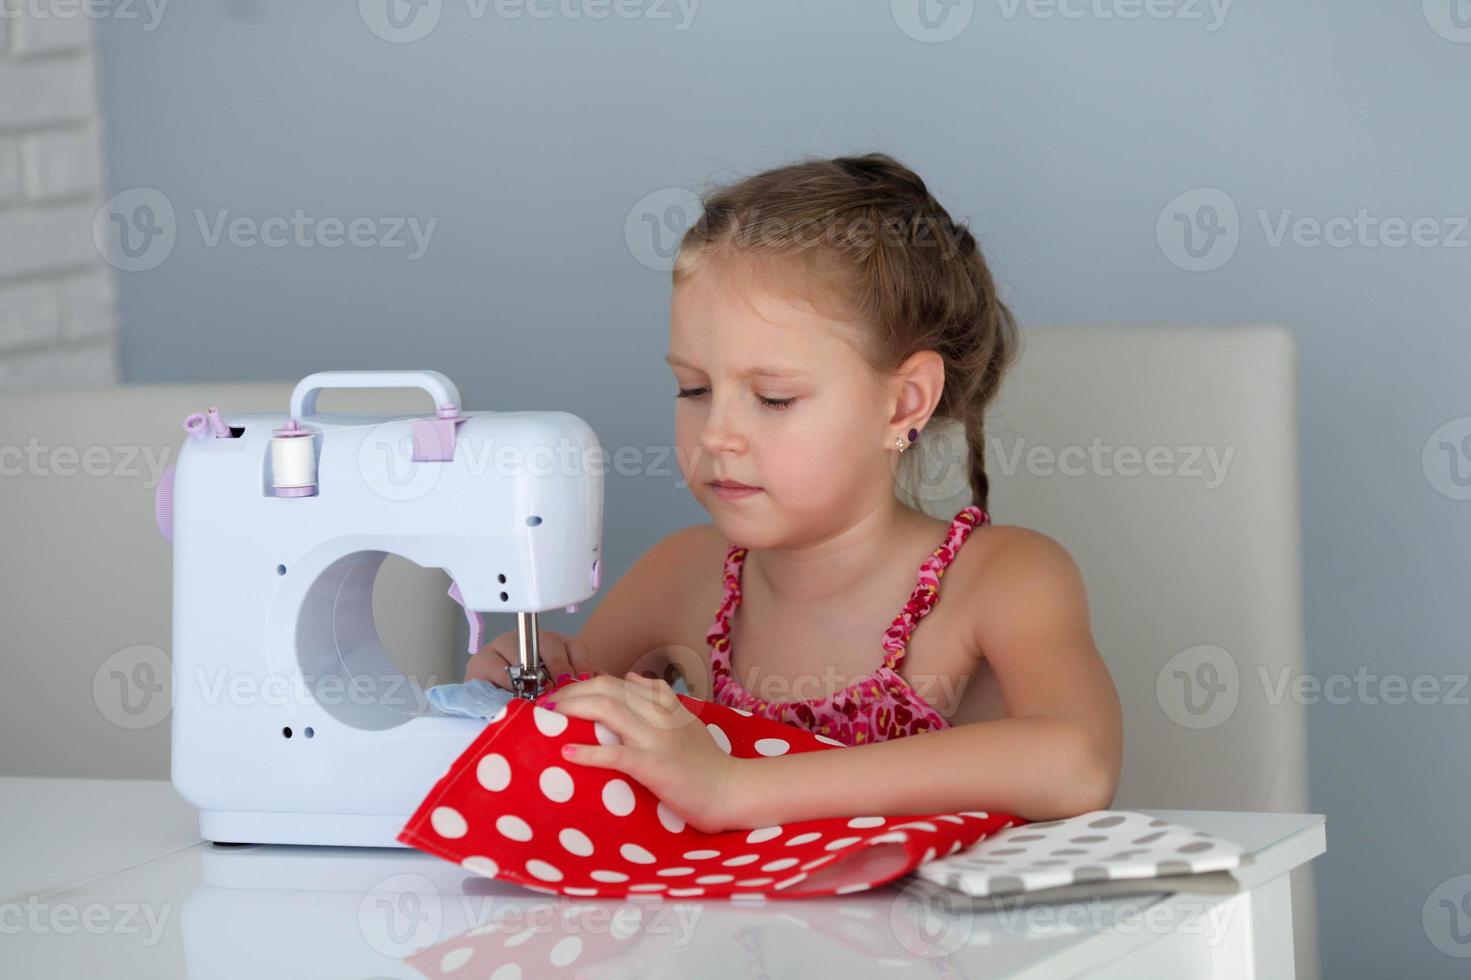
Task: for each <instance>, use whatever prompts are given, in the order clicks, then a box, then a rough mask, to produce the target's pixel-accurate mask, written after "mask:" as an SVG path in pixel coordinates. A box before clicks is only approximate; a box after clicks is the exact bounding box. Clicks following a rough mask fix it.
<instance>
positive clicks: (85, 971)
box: [0, 778, 1326, 980]
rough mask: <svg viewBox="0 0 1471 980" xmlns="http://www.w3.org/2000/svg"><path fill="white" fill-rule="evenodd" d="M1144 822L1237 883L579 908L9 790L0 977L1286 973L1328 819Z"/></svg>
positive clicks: (400, 863) (145, 785) (164, 801)
mask: <svg viewBox="0 0 1471 980" xmlns="http://www.w3.org/2000/svg"><path fill="white" fill-rule="evenodd" d="M1146 812H1149V813H1151V814H1153V815H1156V816H1159V817H1161V818H1163V819H1166V820H1170V821H1173V822H1176V823H1180V824H1184V825H1187V826H1191V827H1196V828H1198V829H1201V830H1207V831H1209V832H1211V833H1213V834H1216V835H1218V836H1221V837H1224V838H1228V839H1230V840H1234V841H1236V842H1237V843H1239V844H1241V845H1242V846H1243V847H1244V848H1245V849H1246V851H1247V853H1248V854H1249V855H1250V857H1249V860H1248V862H1247V863H1246V864H1245V865H1243V867H1241V868H1240V869H1239V870H1238V871H1237V872H1234V874H1235V877H1236V878H1237V879H1238V880H1239V882H1240V885H1241V889H1240V890H1239V891H1237V892H1236V893H1234V894H1224V895H1222V894H1216V895H1192V894H1189V893H1185V892H1180V893H1175V894H1160V893H1153V894H1145V895H1129V896H1119V897H1114V898H1110V899H1088V900H1078V901H1069V902H1059V903H1055V904H1042V905H1032V906H1028V907H1020V908H1019V907H1015V906H1013V907H1011V908H1009V909H1006V908H1003V909H1001V910H987V911H973V910H967V911H965V912H963V913H961V914H960V915H954V914H948V913H945V914H940V913H936V912H934V911H933V910H925V909H924V907H923V904H922V903H918V902H914V901H909V900H907V899H908V898H912V897H913V896H914V894H915V891H914V883H913V879H903V880H901V881H900V882H898V883H895V884H891V885H890V886H887V887H885V888H880V889H875V890H873V891H870V892H865V893H860V894H855V895H847V896H842V897H839V898H832V899H796V900H787V901H767V902H762V903H755V902H749V901H743V902H729V901H725V900H721V901H711V902H699V901H680V902H667V901H658V900H650V899H646V898H641V899H639V900H637V901H635V902H626V901H623V900H610V901H599V900H580V899H579V900H574V899H567V898H562V897H555V896H550V895H542V894H537V893H534V892H530V891H527V890H525V889H523V888H520V887H518V886H516V885H513V884H510V883H507V882H500V881H493V880H490V879H487V878H483V877H480V876H477V875H473V874H471V873H469V872H467V871H464V870H463V869H461V868H458V867H456V866H454V865H452V864H450V863H449V862H447V861H443V860H440V859H439V858H435V857H431V856H429V855H426V854H423V853H421V852H419V851H415V850H410V849H402V850H398V849H390V848H383V849H371V850H355V849H350V848H327V847H287V846H267V845H257V846H247V847H218V846H216V845H213V844H209V843H205V842H204V841H202V840H201V839H200V837H199V833H198V827H197V823H196V815H195V812H194V810H193V809H192V808H191V807H190V806H189V805H188V804H187V803H185V802H184V801H183V800H182V799H180V798H179V797H178V795H177V794H176V793H175V792H174V790H173V787H172V785H171V784H170V783H168V782H166V781H139V780H92V779H36V778H7V779H0V834H3V836H0V840H3V843H0V962H3V963H4V964H5V973H6V974H7V975H10V976H28V977H30V976H33V977H53V976H57V977H61V976H67V977H70V976H94V975H102V976H108V977H139V978H143V977H146V978H149V980H165V978H170V977H194V978H210V980H215V978H223V977H242V978H247V977H248V978H252V980H254V978H258V977H271V978H272V980H284V978H289V977H303V978H312V980H319V978H324V977H352V978H372V977H422V976H425V975H426V974H427V975H429V976H439V975H442V974H441V973H440V970H441V969H442V968H443V967H452V966H456V965H457V963H459V962H460V961H462V960H463V961H464V962H463V965H461V966H460V967H459V968H458V969H456V970H455V971H454V972H453V974H451V975H453V976H457V977H458V976H465V977H480V978H483V977H486V976H491V975H494V976H495V980H503V977H502V975H501V974H494V971H495V969H496V968H497V966H499V965H500V964H501V963H502V962H503V961H502V960H501V959H499V958H498V952H497V951H499V950H500V949H501V948H502V947H501V946H500V945H498V944H500V943H502V942H504V940H505V939H506V938H508V937H509V936H511V935H515V934H517V933H518V932H521V933H525V932H527V931H528V930H529V931H530V932H531V935H530V936H523V938H524V939H525V940H526V943H525V944H524V945H525V946H526V949H531V948H532V946H531V945H530V944H531V943H533V942H541V943H547V942H548V941H549V940H551V941H561V940H563V939H565V938H566V937H568V936H573V935H575V936H578V937H579V940H578V943H580V944H581V949H582V952H583V954H585V955H582V956H580V957H579V959H578V960H576V961H575V962H573V963H572V964H571V965H569V966H567V967H565V968H561V969H558V968H557V967H554V966H552V965H550V964H549V963H548V964H546V965H544V966H543V967H541V968H540V969H538V970H528V971H527V972H526V973H524V974H522V976H526V977H531V976H562V975H568V976H570V975H572V972H573V970H574V968H576V967H584V968H587V970H588V973H587V974H586V975H588V976H593V977H664V976H667V977H679V978H684V977H690V976H699V977H702V978H707V977H708V978H720V977H740V978H748V977H751V976H761V975H766V976H842V977H848V978H857V977H868V976H875V977H877V976H884V977H888V976H896V975H898V976H903V975H906V974H907V975H909V976H913V977H928V976H932V975H942V974H945V973H946V972H949V973H951V974H953V975H955V976H969V977H1018V978H1032V977H1048V978H1053V977H1073V976H1087V977H1094V978H1120V980H1122V978H1128V980H1147V978H1150V977H1160V978H1170V980H1176V978H1188V977H1210V976H1215V977H1257V976H1260V977H1270V978H1273V980H1276V978H1282V977H1291V976H1292V973H1293V966H1292V961H1293V949H1292V914H1291V893H1290V889H1289V886H1288V878H1287V872H1288V871H1290V870H1291V869H1292V868H1294V867H1297V866H1298V865H1301V864H1304V863H1306V862H1308V861H1310V860H1312V859H1313V858H1314V857H1316V856H1317V855H1319V854H1322V853H1323V851H1324V849H1325V846H1326V845H1325V836H1324V819H1323V817H1322V816H1321V815H1318V814H1283V813H1233V812H1211V811H1185V810H1150V811H1146ZM906 888H908V890H907V891H906ZM614 913H616V914H614ZM937 916H938V917H937ZM476 929H479V930H480V935H473V934H472V933H473V932H474V930H476ZM610 931H611V933H612V934H611V935H610ZM623 932H627V933H631V935H626V938H616V939H615V938H613V936H614V935H621V934H622V933H623ZM921 934H922V935H923V936H924V937H926V939H927V940H928V942H926V943H920V942H917V941H916V940H915V937H916V935H921ZM937 935H943V937H944V938H943V940H942V941H941V942H939V943H938V944H937V943H936V942H935V941H934V940H935V937H936V936H937ZM573 945H577V944H573ZM937 945H939V946H942V947H943V948H944V950H945V954H944V955H943V956H939V955H936V954H934V952H933V951H934V949H935V948H936V946H937ZM425 948H432V949H431V951H430V952H429V953H428V954H427V955H426V956H424V957H422V958H415V959H414V960H413V962H414V963H415V964H416V965H422V964H424V963H425V962H426V961H428V962H432V964H434V965H433V967H432V968H430V967H426V968H425V969H424V970H420V969H416V968H415V966H411V965H410V963H409V962H406V960H408V959H410V958H414V957H416V956H417V954H419V952H420V951H421V950H423V949H425ZM562 948H563V950H564V951H565V950H567V949H568V948H569V947H567V946H565V945H564V946H563V947H562ZM610 948H616V951H617V956H618V959H616V960H613V959H610V958H608V955H609V954H608V953H607V952H606V950H608V949H610ZM920 949H927V950H929V951H930V954H931V955H929V956H926V955H922V954H921V953H919V952H916V950H920ZM465 950H469V952H468V953H467V952H465ZM500 955H504V954H500ZM466 957H469V959H468V960H466V959H465V958H466ZM945 960H948V962H945ZM763 971H764V972H763Z"/></svg>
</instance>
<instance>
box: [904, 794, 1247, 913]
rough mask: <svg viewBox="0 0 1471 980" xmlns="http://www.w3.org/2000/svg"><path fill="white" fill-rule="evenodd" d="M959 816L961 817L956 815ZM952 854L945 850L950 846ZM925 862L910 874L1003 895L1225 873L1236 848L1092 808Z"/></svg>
mask: <svg viewBox="0 0 1471 980" xmlns="http://www.w3.org/2000/svg"><path fill="white" fill-rule="evenodd" d="M961 816H965V814H961ZM952 848H953V845H952ZM946 853H948V854H950V856H947V857H942V858H940V859H939V860H938V861H932V862H926V863H924V864H923V865H922V866H921V867H920V868H919V870H918V872H917V873H918V875H919V876H920V877H921V878H924V879H925V880H927V881H931V882H933V883H935V884H937V885H943V886H945V887H947V888H953V889H956V890H957V891H961V892H964V893H966V894H968V895H976V896H985V895H1005V894H1013V893H1019V892H1028V891H1037V890H1038V889H1042V888H1054V887H1057V886H1059V885H1071V884H1081V883H1083V882H1088V881H1101V880H1110V879H1112V880H1122V879H1129V878H1155V877H1161V876H1165V875H1181V874H1199V873H1202V872H1206V871H1226V870H1230V869H1232V868H1235V867H1238V866H1239V865H1240V864H1241V856H1242V853H1243V852H1242V849H1241V847H1240V846H1239V845H1237V844H1235V843H1233V842H1232V841H1228V840H1223V839H1222V838H1219V837H1214V836H1212V835H1210V834H1208V833H1206V832H1205V831H1203V830H1193V829H1191V828H1189V827H1182V826H1180V825H1179V824H1174V823H1169V822H1167V821H1164V820H1159V819H1157V818H1154V817H1150V816H1149V815H1148V814H1144V813H1135V812H1133V811H1130V810H1095V811H1093V812H1091V813H1085V814H1083V815H1081V816H1077V817H1072V818H1070V819H1067V820H1051V821H1048V822H1046V823H1031V824H1025V825H1022V826H1018V827H1013V828H1011V829H1009V830H1003V831H1001V832H1000V833H998V834H996V835H995V836H993V837H991V838H990V839H989V840H986V841H984V842H982V843H980V844H976V845H973V846H971V847H969V848H964V849H962V850H960V851H959V852H958V853H951V852H949V851H947V852H946Z"/></svg>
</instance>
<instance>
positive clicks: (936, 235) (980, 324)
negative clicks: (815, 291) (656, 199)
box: [673, 153, 1019, 508]
mask: <svg viewBox="0 0 1471 980" xmlns="http://www.w3.org/2000/svg"><path fill="white" fill-rule="evenodd" d="M702 204H703V206H704V211H703V213H702V214H701V215H700V217H699V219H698V220H697V221H696V222H695V224H694V226H693V227H691V228H690V229H689V230H688V231H687V232H686V233H685V235H684V237H683V238H682V239H681V241H680V245H679V252H678V254H677V256H676V258H675V264H674V272H673V274H674V283H675V285H678V284H679V283H681V282H683V281H685V280H686V279H687V278H689V277H690V276H692V275H694V274H696V273H697V272H698V270H699V269H700V268H701V267H703V266H704V264H705V262H706V260H707V259H709V258H711V257H720V256H742V257H747V258H758V259H772V258H775V259H780V260H781V261H780V262H779V263H772V264H769V267H770V268H772V269H773V270H778V269H779V270H780V271H783V272H785V273H788V274H790V273H791V272H793V271H796V272H798V273H805V274H807V276H809V277H810V279H809V281H811V282H817V283H821V284H822V285H824V286H825V287H827V289H826V293H827V295H828V296H830V297H832V298H834V299H836V300H837V302H838V304H839V305H840V307H841V309H842V311H843V314H844V318H845V319H848V320H851V321H856V322H859V323H862V324H864V325H865V326H867V327H868V330H867V331H866V334H867V337H866V342H865V343H863V344H861V345H860V348H859V349H860V352H861V353H862V354H863V355H864V357H865V359H866V361H867V363H868V366H869V368H870V369H871V370H872V371H873V372H874V373H875V374H876V375H877V376H880V377H885V376H888V377H891V376H892V375H893V373H894V372H895V371H896V370H897V369H898V367H899V365H900V364H902V363H903V362H904V361H905V360H906V359H907V358H909V357H910V356H912V355H913V354H915V353H917V352H919V351H922V350H933V351H935V352H936V353H938V354H939V355H940V356H941V358H942V359H943V360H944V363H945V383H944V391H943V392H942V394H941V397H940V402H939V405H938V406H936V409H935V419H941V418H948V419H953V420H954V421H955V422H956V423H958V424H959V426H960V427H962V428H963V430H964V433H965V441H966V445H967V446H968V448H969V475H968V478H969V483H970V491H971V501H972V503H974V504H976V505H977V506H979V507H981V508H985V507H986V505H987V497H988V494H989V491H990V481H989V479H988V478H987V476H986V454H985V414H986V409H987V407H988V406H989V405H990V404H991V402H992V400H993V399H994V398H995V396H996V392H997V390H998V388H999V387H1000V384H1001V378H1002V375H1003V374H1004V373H1005V372H1006V370H1007V368H1009V367H1010V366H1011V364H1012V363H1013V362H1014V361H1015V359H1016V356H1017V347H1018V342H1019V337H1018V333H1017V327H1016V320H1015V318H1014V317H1013V316H1012V313H1011V311H1010V310H1009V309H1007V307H1006V306H1005V304H1003V303H1002V302H1001V300H1000V298H999V296H998V295H997V290H996V286H995V283H994V282H993V281H992V279H991V272H990V270H989V269H988V268H987V266H986V261H985V259H984V258H983V257H982V255H981V251H980V248H979V247H978V246H977V244H976V240H975V237H974V236H973V235H972V234H971V232H970V230H969V229H968V228H967V227H966V226H965V225H964V224H958V223H956V222H955V221H953V220H952V219H951V217H950V214H949V212H947V211H946V210H945V209H944V208H943V207H941V206H940V204H939V202H938V201H936V200H935V198H934V196H933V195H932V194H930V192H929V190H928V189H927V188H926V187H925V184H924V181H923V180H921V179H920V178H919V176H918V175H917V174H915V172H914V171H912V170H910V169H909V168H908V167H906V166H904V165H903V164H901V163H899V162H898V161H897V160H895V159H894V158H893V157H891V156H888V155H887V154H883V153H869V154H866V155H863V156H850V157H836V158H833V159H830V160H825V159H810V160H805V161H802V162H799V163H794V164H790V165H787V166H782V167H777V168H775V169H772V170H767V171H764V172H762V173H759V174H756V175H754V176H751V177H747V178H745V179H742V180H740V181H738V182H736V183H733V184H730V185H728V186H724V187H720V188H717V189H716V190H713V191H711V192H709V193H707V194H706V195H705V196H704V197H703V198H702ZM932 421H934V420H932Z"/></svg>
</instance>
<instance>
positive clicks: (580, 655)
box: [567, 639, 592, 674]
mask: <svg viewBox="0 0 1471 980" xmlns="http://www.w3.org/2000/svg"><path fill="white" fill-rule="evenodd" d="M567 659H568V660H569V661H571V663H572V673H574V674H591V673H592V652H591V651H589V650H588V648H587V644H586V643H584V642H582V641H581V640H578V639H573V640H571V641H569V642H568V644H567Z"/></svg>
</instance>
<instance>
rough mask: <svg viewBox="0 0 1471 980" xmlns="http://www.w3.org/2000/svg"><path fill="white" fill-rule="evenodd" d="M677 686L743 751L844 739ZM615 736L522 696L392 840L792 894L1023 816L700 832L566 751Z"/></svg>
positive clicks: (525, 861)
mask: <svg viewBox="0 0 1471 980" xmlns="http://www.w3.org/2000/svg"><path fill="white" fill-rule="evenodd" d="M572 683H576V682H575V681H574V682H572ZM679 698H680V700H681V701H682V702H683V703H684V706H685V707H686V708H688V709H689V710H690V712H691V713H693V714H694V715H695V716H696V717H697V718H698V719H699V721H700V723H702V724H704V725H705V727H706V729H707V730H708V731H709V733H710V735H711V737H712V738H714V739H715V741H716V743H717V744H718V745H719V746H720V747H721V748H722V749H724V750H725V751H726V752H729V753H730V754H732V755H734V756H736V757H738V758H756V757H760V756H777V755H784V754H787V753H792V752H827V751H833V750H836V749H841V748H843V747H844V746H843V745H842V743H840V742H836V741H834V740H832V739H827V738H824V737H823V736H820V735H814V734H812V733H811V732H808V731H805V730H803V729H800V728H796V727H794V726H791V725H787V724H784V723H782V722H779V721H774V720H772V719H768V718H762V717H759V716H756V715H751V714H748V713H746V712H744V711H742V710H740V709H736V708H730V707H726V706H725V705H720V704H715V703H713V702H709V701H701V700H699V699H697V698H692V697H688V696H686V695H679ZM617 741H618V738H617V736H616V735H614V734H613V733H612V732H609V731H608V730H607V729H606V728H604V727H603V726H602V725H601V724H599V723H596V722H591V721H588V720H587V719H583V718H572V717H569V716H567V715H563V714H558V713H557V712H555V711H549V710H547V709H545V708H543V707H541V706H540V705H537V704H533V703H532V702H529V701H525V700H521V699H517V700H514V701H512V702H511V703H510V704H509V705H507V706H506V708H505V709H503V710H502V711H501V713H500V714H498V715H497V716H496V717H495V718H493V719H491V720H490V722H489V723H488V724H487V725H486V726H485V730H484V731H483V732H481V733H480V735H479V736H477V737H476V739H475V741H474V742H472V743H471V744H470V747H469V748H468V749H466V750H465V752H464V754H462V755H461V756H460V757H459V758H458V759H456V760H455V762H454V764H453V765H452V766H450V768H449V771H448V772H446V773H445V774H444V776H443V777H442V778H441V779H440V780H439V781H438V782H436V783H435V784H434V788H433V789H432V790H430V792H429V794H428V796H426V797H425V798H424V801H423V802H422V803H421V804H420V805H419V807H418V809H417V810H416V811H415V812H414V815H413V816H412V817H411V818H410V819H409V822H408V823H407V824H406V825H405V826H404V828H403V830H402V831H401V832H400V833H399V835H398V839H399V840H400V841H402V842H403V843H405V844H408V845H410V846H412V847H415V848H418V849H419V850H422V851H426V852H428V853H430V854H434V855H437V856H439V857H441V858H444V859H445V860H447V861H453V862H455V863H457V864H460V865H462V866H463V867H465V868H466V869H468V870H470V871H474V872H476V873H478V874H482V875H485V876H487V877H491V878H500V879H504V880H506V881H513V882H516V883H518V884H521V885H524V886H525V887H527V888H530V889H533V890H535V891H540V892H546V893H549V894H562V895H568V896H574V897H634V896H640V895H645V896H649V897H651V898H652V897H661V898H662V897H667V898H674V899H678V898H692V897H699V898H742V897H765V896H773V897H781V898H796V897H804V896H817V895H843V894H848V893H850V892H858V891H863V890H865V889H869V888H873V887H876V886H878V885H881V884H883V883H885V882H887V881H890V880H892V879H894V878H897V877H899V876H901V875H904V874H907V873H908V872H910V871H912V870H913V869H914V868H916V867H917V866H919V865H920V864H922V863H924V862H926V861H930V860H933V859H935V858H938V857H944V856H946V855H949V854H954V853H955V852H956V851H959V850H961V849H963V848H966V847H969V846H971V845H972V844H974V843H976V842H977V841H979V840H981V839H983V838H985V837H988V836H990V835H991V834H993V833H996V832H997V831H999V830H1003V829H1005V828H1007V827H1012V826H1017V825H1019V824H1022V823H1024V822H1025V821H1023V820H1021V819H1020V818H1018V817H1015V816H1012V815H1010V814H1005V813H985V812H981V811H965V812H961V813H938V814H929V815H923V816H915V815H912V814H911V815H904V816H892V817H891V816H885V815H881V814H874V815H871V816H858V817H833V818H829V819H821V820H806V821H802V822H799V823H791V824H786V825H783V826H771V827H757V828H753V829H749V830H730V831H725V832H723V833H719V834H706V833H702V832H700V831H698V830H695V829H694V828H693V827H689V826H687V825H686V824H685V822H684V820H683V819H681V818H680V817H679V815H678V814H676V813H674V812H673V811H672V810H670V809H669V808H668V807H666V806H665V805H664V804H663V803H661V802H660V801H659V800H658V798H656V797H655V796H654V794H653V793H652V792H650V791H649V790H648V789H647V788H645V787H644V786H643V785H642V784H640V783H638V782H636V781H635V780H633V779H632V778H631V777H629V776H627V775H625V774H624V773H621V772H618V771H617V770H614V769H601V768H593V767H589V766H579V765H577V764H576V763H575V762H570V761H567V760H564V759H563V758H562V756H561V751H562V746H563V745H564V744H568V743H572V744H581V745H591V744H597V743H599V742H601V743H603V744H612V743H615V742H617Z"/></svg>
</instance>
